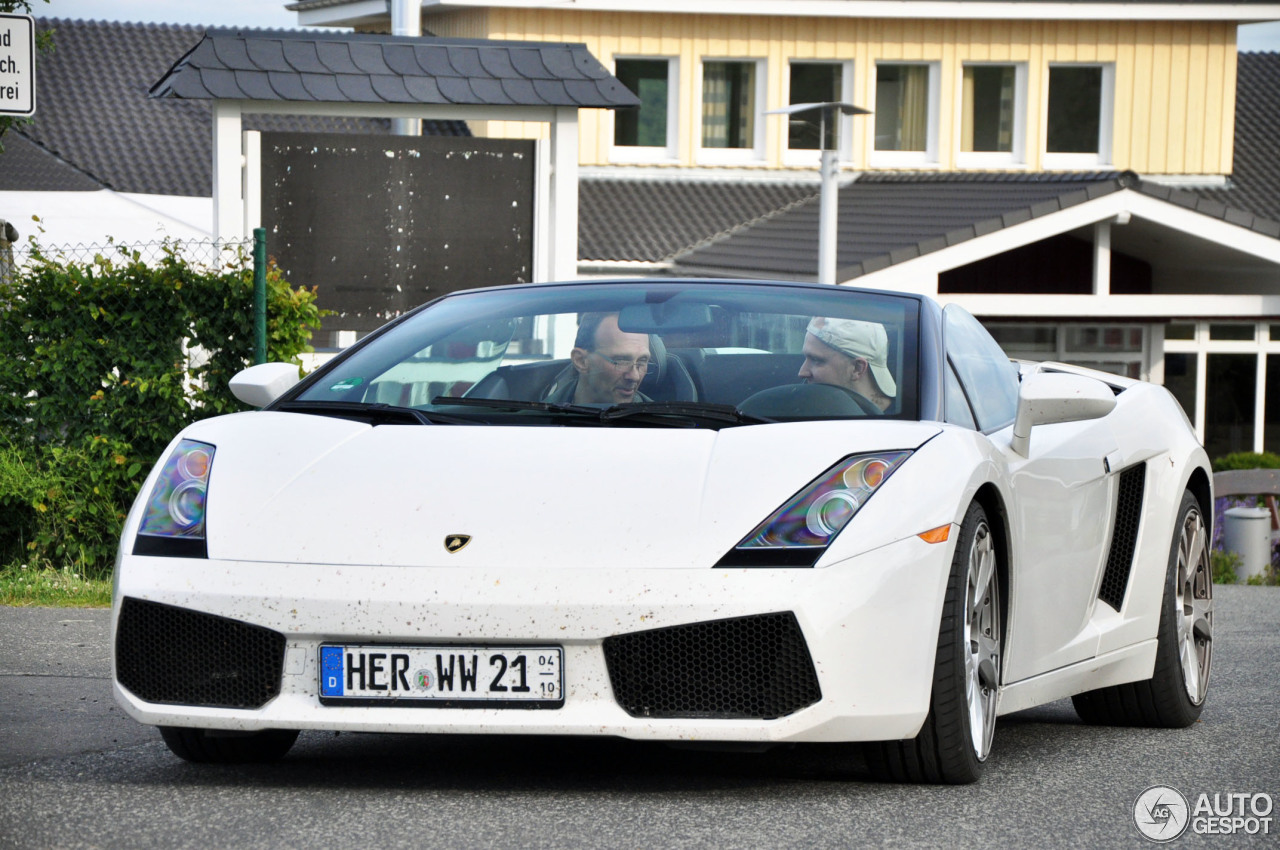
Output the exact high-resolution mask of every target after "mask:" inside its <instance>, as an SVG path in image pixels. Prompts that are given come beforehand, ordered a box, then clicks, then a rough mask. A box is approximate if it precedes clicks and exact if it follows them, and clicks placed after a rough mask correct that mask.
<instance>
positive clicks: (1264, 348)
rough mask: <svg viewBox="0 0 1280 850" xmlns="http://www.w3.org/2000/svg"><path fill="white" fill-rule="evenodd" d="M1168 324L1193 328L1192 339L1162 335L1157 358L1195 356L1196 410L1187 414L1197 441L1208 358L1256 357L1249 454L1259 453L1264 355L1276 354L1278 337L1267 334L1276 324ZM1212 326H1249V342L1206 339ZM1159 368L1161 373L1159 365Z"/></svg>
mask: <svg viewBox="0 0 1280 850" xmlns="http://www.w3.org/2000/svg"><path fill="white" fill-rule="evenodd" d="M1170 324H1178V325H1183V324H1186V325H1194V326H1195V336H1194V338H1193V339H1169V338H1168V337H1167V336H1166V337H1165V338H1164V340H1163V346H1162V350H1161V352H1160V359H1161V363H1162V364H1163V360H1164V355H1165V354H1168V353H1177V354H1194V355H1195V356H1196V409H1195V412H1194V413H1190V414H1189V415H1190V418H1191V420H1192V422H1193V423H1194V424H1195V428H1196V436H1198V437H1199V438H1200V440H1201V441H1203V440H1204V435H1205V426H1206V422H1207V419H1208V411H1207V410H1206V408H1207V405H1208V389H1209V355H1210V354H1253V355H1254V356H1255V357H1257V371H1256V373H1255V374H1256V378H1255V382H1254V407H1253V451H1255V452H1262V451H1263V450H1264V446H1265V443H1266V424H1267V423H1266V414H1267V355H1268V354H1280V336H1272V335H1271V326H1272V325H1274V324H1277V323H1275V322H1270V321H1266V320H1262V321H1256V320H1255V321H1248V320H1231V319H1208V320H1205V319H1201V320H1196V319H1173V320H1171V321H1170ZM1213 325H1250V326H1253V328H1254V338H1253V339H1251V340H1226V339H1210V328H1211V327H1212V326H1213ZM1161 369H1162V370H1163V365H1162V366H1161ZM1162 375H1163V371H1162ZM1162 382H1163V381H1162Z"/></svg>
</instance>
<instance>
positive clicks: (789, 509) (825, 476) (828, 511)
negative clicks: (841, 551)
mask: <svg viewBox="0 0 1280 850" xmlns="http://www.w3.org/2000/svg"><path fill="white" fill-rule="evenodd" d="M910 456H911V452H910V451H906V450H902V451H891V452H873V453H869V454H861V455H853V456H851V457H847V458H845V459H844V460H842V461H840V462H839V463H837V464H836V465H835V466H833V467H831V468H830V469H828V470H827V471H826V472H824V473H822V474H821V475H819V476H818V477H817V478H815V479H814V480H813V481H812V482H811V483H810V484H809V485H807V486H806V487H805V488H804V489H802V490H801V491H800V492H799V493H796V494H795V495H794V496H792V497H791V498H790V499H788V500H787V501H786V503H784V504H783V505H782V507H780V508H778V509H777V510H776V511H774V512H773V513H772V514H770V515H769V517H768V518H767V519H766V520H765V521H764V522H762V523H760V524H759V525H758V526H756V528H755V530H754V531H752V532H751V533H750V534H748V535H747V536H746V537H744V538H743V539H742V542H740V543H739V544H738V545H737V546H735V547H733V549H732V550H731V551H730V552H728V553H727V554H726V555H725V556H724V557H723V558H721V559H720V562H719V563H718V564H716V566H718V567H811V566H813V565H814V563H815V562H816V561H817V560H818V558H819V557H820V556H821V555H822V553H823V552H825V551H826V549H827V546H829V545H830V544H831V541H832V540H834V539H835V537H836V535H837V534H839V533H840V531H841V530H842V529H843V528H844V527H845V526H846V525H848V524H849V521H850V520H852V519H853V517H854V515H855V514H856V513H857V512H858V510H859V509H860V508H861V507H862V506H863V505H864V504H866V502H867V500H868V499H870V498H871V496H872V494H873V493H875V491H876V490H878V489H879V488H880V485H882V484H883V483H884V482H885V481H886V480H888V478H889V476H890V475H892V474H893V472H894V470H896V469H897V468H898V467H899V466H901V465H902V462H903V461H905V460H906V459H907V458H908V457H910Z"/></svg>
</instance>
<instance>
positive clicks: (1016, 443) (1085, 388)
mask: <svg viewBox="0 0 1280 850" xmlns="http://www.w3.org/2000/svg"><path fill="white" fill-rule="evenodd" d="M1115 406H1116V395H1115V393H1114V392H1112V390H1111V388H1110V387H1109V386H1107V385H1106V384H1104V383H1102V382H1101V381H1097V380H1094V379H1093V378H1086V377H1084V376H1083V375H1072V374H1068V373H1066V372H1033V373H1032V374H1030V375H1027V376H1026V377H1025V378H1023V379H1022V385H1021V386H1020V387H1019V388H1018V413H1017V416H1016V417H1015V418H1014V420H1013V439H1012V440H1010V441H1009V447H1010V448H1012V449H1013V450H1014V451H1015V452H1017V453H1018V454H1020V455H1022V456H1023V457H1026V456H1027V453H1028V452H1029V451H1030V449H1031V429H1032V428H1034V427H1035V426H1037V425H1053V424H1056V423H1059V422H1080V421H1082V420H1085V419H1101V418H1102V417H1104V416H1106V415H1107V414H1108V413H1110V412H1111V411H1112V410H1113V409H1115Z"/></svg>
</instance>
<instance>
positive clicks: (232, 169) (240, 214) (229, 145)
mask: <svg viewBox="0 0 1280 850" xmlns="http://www.w3.org/2000/svg"><path fill="white" fill-rule="evenodd" d="M243 161H244V158H243V156H242V155H241V153H240V102H239V101H236V100H215V101H214V102H213V237H214V238H215V239H225V240H241V239H244V236H245V234H244V229H243V228H244V206H243V201H242V197H241V194H240V191H241V174H240V172H241V168H242V164H243Z"/></svg>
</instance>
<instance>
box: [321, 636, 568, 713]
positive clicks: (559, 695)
mask: <svg viewBox="0 0 1280 850" xmlns="http://www.w3.org/2000/svg"><path fill="white" fill-rule="evenodd" d="M563 656H564V651H563V650H562V649H561V648H560V647H558V646H385V645H379V644H341V645H332V644H326V645H324V646H321V647H320V683H319V684H320V694H319V695H320V702H321V703H322V704H324V705H387V704H389V703H396V704H410V705H421V706H435V707H439V708H450V707H504V706H505V707H512V708H559V707H560V706H562V705H564V672H563V660H564V658H563Z"/></svg>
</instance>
